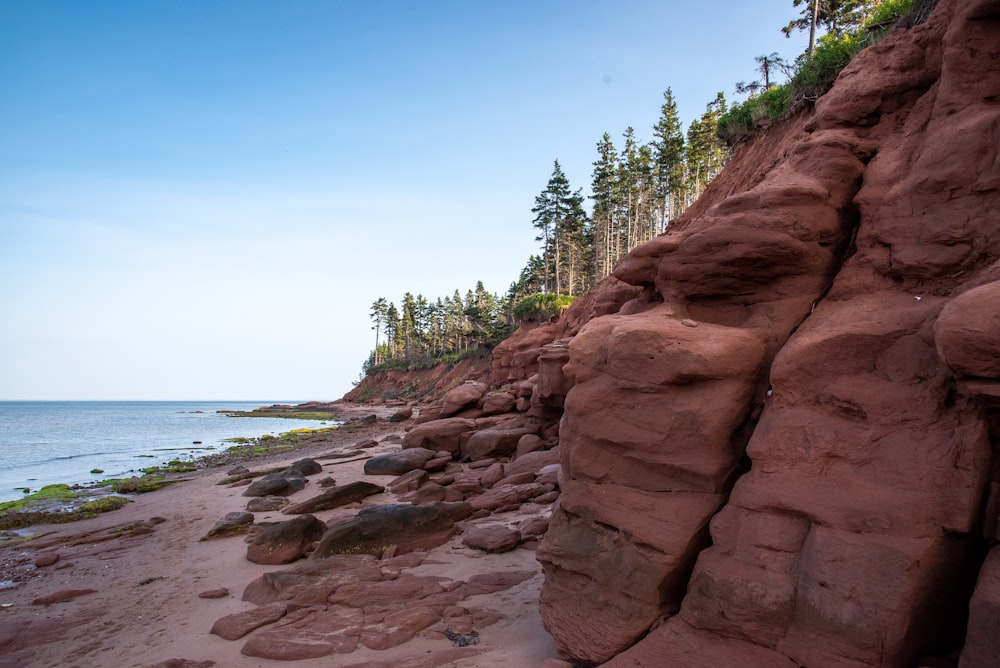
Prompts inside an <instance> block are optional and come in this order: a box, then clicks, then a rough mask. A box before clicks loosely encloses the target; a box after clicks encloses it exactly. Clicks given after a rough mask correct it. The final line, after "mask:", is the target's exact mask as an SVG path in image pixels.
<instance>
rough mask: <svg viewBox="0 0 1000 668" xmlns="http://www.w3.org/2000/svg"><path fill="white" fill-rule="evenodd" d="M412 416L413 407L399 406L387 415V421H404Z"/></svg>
mask: <svg viewBox="0 0 1000 668" xmlns="http://www.w3.org/2000/svg"><path fill="white" fill-rule="evenodd" d="M411 417H413V409H412V408H411V407H409V406H407V407H406V408H401V409H399V410H398V411H396V412H395V413H393V414H392V415H390V416H389V422H406V421H407V420H409V419H410V418H411Z"/></svg>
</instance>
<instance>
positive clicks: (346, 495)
mask: <svg viewBox="0 0 1000 668" xmlns="http://www.w3.org/2000/svg"><path fill="white" fill-rule="evenodd" d="M384 489H385V488H384V487H382V486H381V485H375V484H373V483H370V482H365V481H363V480H362V481H358V482H352V483H349V484H347V485H344V486H342V487H333V488H331V489H328V490H327V491H325V492H323V493H322V494H320V495H319V496H314V497H312V498H311V499H306V500H305V501H303V502H301V503H296V504H293V505H291V506H288V507H287V508H285V509H284V510H282V511H281V512H283V513H284V514H286V515H301V514H304V513H315V512H319V511H321V510H330V509H331V508H339V507H340V506H346V505H347V504H348V503H354V502H355V501H360V500H362V499H364V498H366V497H369V496H372V495H373V494H379V493H381V492H382V491H383V490H384Z"/></svg>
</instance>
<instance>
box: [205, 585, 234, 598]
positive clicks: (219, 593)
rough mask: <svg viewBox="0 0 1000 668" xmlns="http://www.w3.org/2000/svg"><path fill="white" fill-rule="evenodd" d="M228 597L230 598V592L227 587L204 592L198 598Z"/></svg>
mask: <svg viewBox="0 0 1000 668" xmlns="http://www.w3.org/2000/svg"><path fill="white" fill-rule="evenodd" d="M227 596H229V590H228V589H226V588H225V587H219V588H218V589H209V590H208V591H203V592H201V593H200V594H198V598H225V597H227Z"/></svg>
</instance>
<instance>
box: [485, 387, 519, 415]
mask: <svg viewBox="0 0 1000 668" xmlns="http://www.w3.org/2000/svg"><path fill="white" fill-rule="evenodd" d="M516 403H517V396H516V395H515V394H514V393H513V392H490V393H488V394H487V395H486V396H485V397H484V398H483V413H484V414H486V415H499V414H500V413H509V412H511V411H512V410H514V405H515V404H516Z"/></svg>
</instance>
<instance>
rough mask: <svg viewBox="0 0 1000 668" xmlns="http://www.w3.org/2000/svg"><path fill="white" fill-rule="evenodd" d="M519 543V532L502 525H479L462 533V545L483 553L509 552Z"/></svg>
mask: <svg viewBox="0 0 1000 668" xmlns="http://www.w3.org/2000/svg"><path fill="white" fill-rule="evenodd" d="M520 542H521V532H520V531H518V530H517V529H511V528H510V527H508V526H504V525H503V524H481V525H476V526H473V527H470V528H468V529H466V530H465V531H463V532H462V543H463V544H465V545H468V546H469V547H474V548H476V549H478V550H483V551H484V552H509V551H510V550H513V549H514V548H515V547H517V546H518V544H520Z"/></svg>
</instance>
